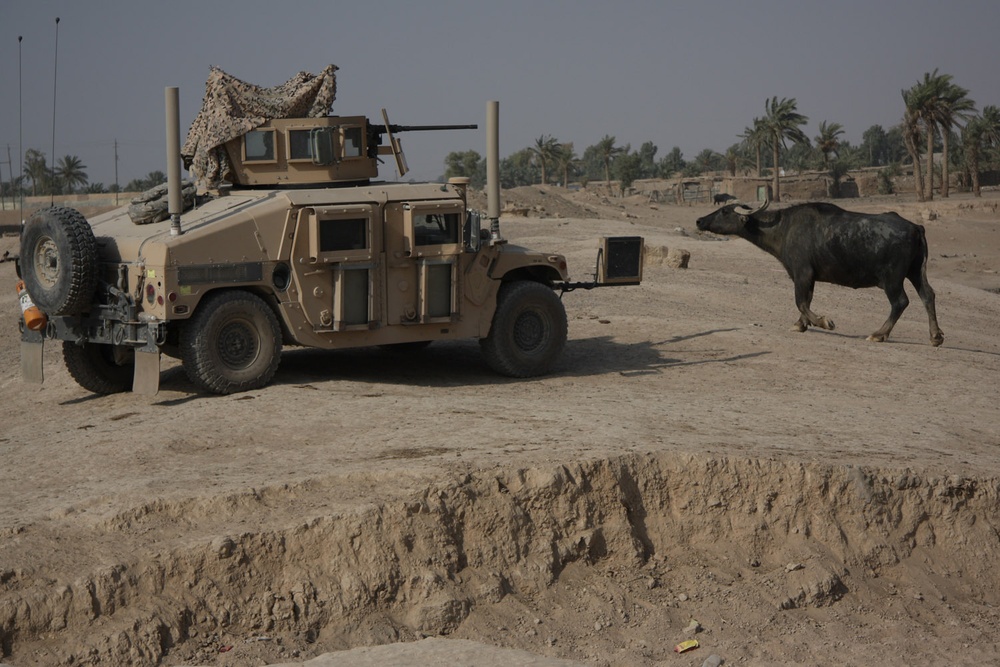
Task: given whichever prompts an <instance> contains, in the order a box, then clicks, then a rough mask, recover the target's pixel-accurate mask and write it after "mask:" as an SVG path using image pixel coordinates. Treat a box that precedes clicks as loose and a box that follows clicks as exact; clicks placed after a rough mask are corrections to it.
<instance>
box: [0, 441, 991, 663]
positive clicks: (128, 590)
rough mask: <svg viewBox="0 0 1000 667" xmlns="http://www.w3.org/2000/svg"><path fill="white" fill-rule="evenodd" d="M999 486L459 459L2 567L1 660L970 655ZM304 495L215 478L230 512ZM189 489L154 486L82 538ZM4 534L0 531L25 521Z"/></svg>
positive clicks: (121, 534)
mask: <svg viewBox="0 0 1000 667" xmlns="http://www.w3.org/2000/svg"><path fill="white" fill-rule="evenodd" d="M349 481H350V480H345V479H338V480H336V482H337V483H345V482H346V483H349ZM998 484H1000V483H998V480H996V479H992V478H991V479H972V478H960V477H955V476H951V477H934V476H928V475H926V474H921V473H918V472H916V471H912V470H899V469H894V470H888V469H882V468H864V467H854V466H849V465H822V464H818V463H812V464H802V463H794V462H787V461H780V460H775V459H767V460H765V459H743V458H720V457H706V456H695V455H666V454H663V455H656V454H632V455H626V456H621V457H614V458H606V459H601V460H592V461H585V462H577V463H573V464H567V465H555V466H548V467H546V466H539V467H531V468H525V469H516V470H511V469H506V470H505V469H502V468H496V469H492V470H480V471H476V472H473V473H469V474H465V475H462V476H460V477H458V478H455V479H451V480H450V481H446V482H441V483H436V484H432V485H430V486H427V487H426V488H424V489H423V490H421V491H420V492H418V493H416V494H412V495H411V496H410V497H409V498H404V499H401V500H398V501H390V502H387V503H382V504H378V505H373V506H369V507H365V508H361V509H356V510H354V511H350V512H347V513H329V514H321V515H316V516H313V517H310V518H306V519H304V520H302V521H301V522H299V523H297V524H296V525H291V526H288V527H287V528H285V529H283V530H273V531H264V532H234V533H231V534H228V535H223V536H217V537H215V538H212V539H206V540H204V541H200V542H198V541H191V540H187V541H183V540H182V541H178V543H177V544H175V545H173V546H172V547H171V548H169V549H165V550H163V551H159V552H155V553H146V552H144V551H143V550H142V549H141V548H140V549H137V550H135V551H132V548H131V547H130V548H127V549H121V550H118V551H115V550H114V549H112V552H116V553H118V554H125V553H131V554H132V555H131V557H129V556H125V557H119V558H113V559H106V560H105V561H104V562H103V563H102V564H101V565H100V566H99V567H96V568H95V569H92V570H90V571H87V572H73V571H68V570H66V569H63V568H61V567H60V565H59V560H58V559H54V560H53V559H51V558H43V559H40V560H41V561H44V564H39V565H37V566H27V567H22V568H17V569H13V570H10V569H7V570H3V571H0V641H2V648H3V654H4V655H5V656H10V658H9V660H10V661H11V663H12V664H15V665H28V664H76V665H81V664H98V663H100V664H112V665H126V664H160V663H163V664H252V663H256V664H262V663H265V662H275V661H280V660H284V659H294V658H305V657H308V656H312V655H317V654H320V653H323V652H324V651H334V650H338V649H345V648H349V647H354V646H363V645H373V644H384V643H390V642H400V641H411V640H415V639H419V638H421V637H426V636H438V635H444V636H449V637H453V638H465V639H475V640H477V641H480V642H486V643H487V644H492V645H497V646H506V647H511V648H519V649H524V650H528V651H532V652H533V653H536V654H542V655H549V656H558V657H562V658H569V659H573V660H579V661H590V662H591V663H592V664H593V663H596V664H656V663H657V662H659V661H663V660H666V659H667V658H668V656H670V655H672V650H673V647H674V645H675V644H677V643H678V642H680V641H682V640H685V639H698V640H699V643H700V645H701V647H700V648H699V649H698V650H699V651H701V653H700V654H699V656H698V657H697V659H696V660H697V662H690V664H700V661H701V660H702V659H703V658H704V657H705V656H707V655H708V654H709V653H714V654H718V655H720V656H728V660H729V662H730V663H739V662H745V663H749V664H763V663H775V662H779V663H786V664H787V663H798V662H805V663H809V664H862V663H864V662H865V660H866V658H865V656H866V654H869V655H870V654H871V653H872V652H876V653H878V654H880V655H886V654H892V655H894V656H897V657H898V659H899V660H900V664H907V663H909V664H912V663H914V662H920V663H924V664H928V663H931V662H935V661H937V660H942V661H946V660H950V659H954V655H953V653H954V651H955V649H956V647H962V650H963V660H962V661H963V662H964V661H965V660H970V661H971V662H977V661H978V660H979V659H980V658H981V659H983V660H987V656H990V655H995V651H996V648H997V636H998V635H997V629H996V624H997V622H998V621H1000V612H998V609H997V605H1000V589H998V588H997V587H996V586H994V585H991V584H992V583H993V582H995V581H996V574H995V573H996V571H997V564H998V562H997V561H998V554H1000V550H998V546H1000V537H998V532H997V526H996V517H997V516H998V498H1000V494H998V489H1000V486H998ZM322 493H324V488H323V485H322V484H320V483H318V482H316V481H313V482H311V483H308V484H306V485H304V486H303V487H302V488H293V487H289V486H282V487H279V488H273V489H262V490H258V491H255V492H253V493H246V494H239V495H234V496H231V497H230V498H228V499H227V500H228V505H229V507H230V508H231V509H230V513H231V515H234V516H235V515H236V514H239V513H244V512H250V513H252V512H255V511H258V510H260V511H265V510H266V507H267V506H268V505H270V504H272V503H282V502H286V501H288V500H289V499H290V498H294V497H298V496H301V495H303V494H307V495H316V494H320V495H321V494H322ZM199 511H200V509H199V507H198V506H197V502H196V501H189V502H187V503H170V502H163V501H158V502H156V503H153V504H150V505H148V506H142V507H139V508H136V509H134V510H131V511H129V512H127V513H123V514H119V515H116V516H114V517H111V518H109V519H107V520H106V521H105V522H104V523H103V524H102V525H101V526H98V527H94V528H93V533H94V534H93V535H92V536H91V542H92V543H95V544H100V543H109V544H110V543H115V544H118V545H138V544H141V543H142V536H143V534H144V526H145V525H147V524H148V523H150V522H153V521H157V522H163V521H166V522H170V521H175V522H179V521H182V517H191V516H197V515H198V514H199ZM216 512H217V510H216ZM12 533H13V534H11V535H8V536H5V537H4V540H5V541H7V542H8V550H9V549H11V548H13V549H14V550H26V551H28V552H30V550H31V549H32V547H33V544H34V543H35V542H36V540H37V539H38V538H39V537H41V538H44V536H36V535H34V534H33V530H32V529H30V528H28V529H22V530H14V531H12ZM69 542H70V543H74V542H75V540H72V539H70V540H69ZM68 562H72V560H70V561H68ZM692 619H694V620H695V621H696V622H697V623H696V624H695V623H693V621H692ZM695 625H697V627H695ZM685 629H686V630H687V634H685ZM844 637H850V640H849V641H844ZM220 651H222V653H220ZM949 654H951V655H950V658H949ZM691 660H695V658H692V659H691ZM987 661H988V660H987ZM679 664H689V663H688V662H684V663H679ZM981 664H985V662H984V663H981Z"/></svg>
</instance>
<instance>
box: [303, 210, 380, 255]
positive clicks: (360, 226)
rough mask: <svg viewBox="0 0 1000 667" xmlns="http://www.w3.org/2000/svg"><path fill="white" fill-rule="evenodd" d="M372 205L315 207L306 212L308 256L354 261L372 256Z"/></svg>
mask: <svg viewBox="0 0 1000 667" xmlns="http://www.w3.org/2000/svg"><path fill="white" fill-rule="evenodd" d="M372 215H373V212H372V209H371V207H368V206H346V207H343V208H317V209H314V210H313V211H312V212H311V214H310V215H309V258H310V260H311V261H314V262H322V263H332V262H353V261H360V260H370V259H371V257H372Z"/></svg>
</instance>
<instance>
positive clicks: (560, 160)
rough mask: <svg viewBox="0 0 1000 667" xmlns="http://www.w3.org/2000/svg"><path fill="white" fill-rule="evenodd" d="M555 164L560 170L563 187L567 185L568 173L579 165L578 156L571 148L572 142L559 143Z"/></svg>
mask: <svg viewBox="0 0 1000 667" xmlns="http://www.w3.org/2000/svg"><path fill="white" fill-rule="evenodd" d="M555 160H556V166H558V167H559V170H560V171H561V172H562V177H563V178H562V181H563V187H564V188H568V187H569V173H570V172H571V171H576V168H577V167H578V166H579V165H580V158H578V157H577V156H576V151H575V150H574V149H573V142H572V141H571V142H569V143H568V144H559V150H558V152H557V153H556V156H555Z"/></svg>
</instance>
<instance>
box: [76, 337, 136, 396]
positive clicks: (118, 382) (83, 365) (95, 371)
mask: <svg viewBox="0 0 1000 667" xmlns="http://www.w3.org/2000/svg"><path fill="white" fill-rule="evenodd" d="M63 361H65V362H66V369H67V370H68V371H69V374H70V375H71V376H72V378H73V379H74V380H76V383H77V384H78V385H80V386H81V387H83V388H84V389H86V390H87V391H92V392H94V393H95V394H117V393H119V392H123V391H130V390H131V389H132V378H133V376H134V374H135V352H134V351H133V350H131V349H129V348H125V347H122V346H120V345H102V344H99V343H83V344H82V345H81V344H77V343H74V342H73V341H68V340H66V341H63Z"/></svg>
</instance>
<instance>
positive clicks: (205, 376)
mask: <svg viewBox="0 0 1000 667" xmlns="http://www.w3.org/2000/svg"><path fill="white" fill-rule="evenodd" d="M180 352H181V360H182V362H183V365H184V371H185V372H186V373H187V376H188V378H190V379H191V382H193V383H195V384H196V385H198V386H199V387H201V388H202V389H204V390H206V391H210V392H212V393H215V394H232V393H236V392H240V391H248V390H250V389H259V388H260V387H263V386H264V385H266V384H267V383H268V382H270V381H271V378H273V377H274V374H275V372H276V371H277V370H278V364H279V363H280V361H281V328H280V327H279V325H278V318H277V317H276V316H275V314H274V311H272V310H271V309H270V308H269V307H268V305H267V303H265V302H264V300H263V299H261V298H260V297H259V296H257V295H255V294H251V293H250V292H244V291H241V290H235V291H228V292H215V293H212V294H209V295H208V296H206V297H205V298H204V299H203V300H202V302H201V303H200V304H199V305H198V308H197V310H195V312H194V315H192V316H191V319H190V320H189V321H188V322H187V323H186V324H185V325H184V328H183V330H182V331H181V338H180Z"/></svg>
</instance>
